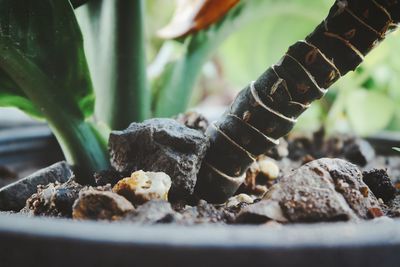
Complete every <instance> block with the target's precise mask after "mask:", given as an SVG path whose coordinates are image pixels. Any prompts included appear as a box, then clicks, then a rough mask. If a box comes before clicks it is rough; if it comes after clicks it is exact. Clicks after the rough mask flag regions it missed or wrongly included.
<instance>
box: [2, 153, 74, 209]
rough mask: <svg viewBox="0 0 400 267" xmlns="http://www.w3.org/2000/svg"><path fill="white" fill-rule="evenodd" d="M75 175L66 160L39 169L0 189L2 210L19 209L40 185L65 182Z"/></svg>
mask: <svg viewBox="0 0 400 267" xmlns="http://www.w3.org/2000/svg"><path fill="white" fill-rule="evenodd" d="M72 176H73V173H72V170H71V168H70V167H69V166H68V164H67V163H66V162H64V161H62V162H58V163H55V164H53V165H51V166H49V167H47V168H44V169H42V170H39V171H37V172H35V173H34V174H32V175H30V176H28V177H25V178H23V179H21V180H19V181H17V182H15V183H12V184H9V185H7V186H5V187H3V188H1V189H0V210H3V211H10V210H13V211H19V210H20V209H22V208H23V207H24V206H25V202H26V200H27V199H28V198H29V197H30V196H31V195H32V194H34V193H36V191H37V186H38V185H47V184H49V183H54V182H60V183H64V182H66V181H68V179H70V178H71V177H72Z"/></svg>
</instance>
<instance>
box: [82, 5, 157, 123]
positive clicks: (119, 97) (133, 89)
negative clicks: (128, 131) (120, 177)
mask: <svg viewBox="0 0 400 267" xmlns="http://www.w3.org/2000/svg"><path fill="white" fill-rule="evenodd" d="M85 8H87V10H81V11H79V14H78V19H80V20H81V28H82V31H83V35H84V38H85V50H86V51H87V56H88V60H89V67H90V69H91V72H92V78H93V83H94V87H95V90H96V96H97V98H96V115H97V116H98V118H99V119H100V120H101V121H104V122H106V123H107V124H108V126H109V127H110V128H111V129H113V130H114V129H123V128H126V127H127V126H128V125H129V124H130V123H131V122H134V121H142V120H144V119H147V118H149V116H150V91H149V87H148V81H147V73H146V52H145V33H144V4H143V0H124V1H122V0H103V1H94V2H89V3H88V5H87V7H85ZM81 12H82V13H81Z"/></svg>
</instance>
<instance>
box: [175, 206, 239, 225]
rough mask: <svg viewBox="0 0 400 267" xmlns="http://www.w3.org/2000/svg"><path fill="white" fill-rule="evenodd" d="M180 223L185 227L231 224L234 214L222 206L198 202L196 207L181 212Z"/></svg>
mask: <svg viewBox="0 0 400 267" xmlns="http://www.w3.org/2000/svg"><path fill="white" fill-rule="evenodd" d="M180 214H181V216H182V217H181V218H180V223H181V224H185V225H194V224H203V223H220V224H224V223H231V222H233V221H234V218H235V215H234V213H233V212H232V211H231V210H229V209H226V208H225V207H224V206H216V205H213V204H208V203H207V202H206V201H204V200H200V202H199V203H198V204H197V206H194V207H187V208H185V209H184V210H183V211H181V213H180Z"/></svg>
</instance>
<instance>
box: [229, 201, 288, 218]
mask: <svg viewBox="0 0 400 267" xmlns="http://www.w3.org/2000/svg"><path fill="white" fill-rule="evenodd" d="M271 220H274V221H277V222H287V221H288V219H287V218H286V217H285V215H284V214H283V212H282V209H281V207H280V206H279V202H278V201H274V200H269V199H267V200H261V201H260V202H257V203H255V204H253V205H248V206H245V207H244V208H243V209H242V210H241V211H240V212H239V214H238V216H237V218H236V223H240V224H261V223H265V222H267V221H271Z"/></svg>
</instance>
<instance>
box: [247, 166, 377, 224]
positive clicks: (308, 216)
mask: <svg viewBox="0 0 400 267" xmlns="http://www.w3.org/2000/svg"><path fill="white" fill-rule="evenodd" d="M380 214H382V215H383V212H382V210H381V208H380V204H379V202H378V201H377V199H376V197H375V196H374V195H373V193H372V192H371V191H370V190H369V188H368V187H367V186H366V184H365V183H364V182H363V181H362V173H361V171H360V170H359V169H358V168H357V167H356V166H355V165H353V164H351V163H349V162H347V161H344V160H341V159H328V158H324V159H319V160H315V161H312V162H310V163H308V164H306V165H303V166H302V167H300V168H299V169H297V170H295V171H293V172H292V173H291V174H290V175H288V176H285V177H283V178H282V179H280V181H279V182H278V183H277V184H275V185H274V186H272V187H271V189H270V191H269V192H268V193H267V194H266V195H265V197H264V198H263V200H261V201H260V202H258V203H256V204H254V205H250V206H248V207H246V208H244V209H243V211H242V212H241V214H240V216H239V217H240V218H242V219H243V218H250V217H251V216H249V215H254V216H252V218H253V219H254V217H257V218H260V217H261V218H264V221H266V220H268V219H270V220H276V221H280V222H284V221H285V220H288V221H290V222H322V221H347V220H358V219H368V218H374V217H377V216H380ZM282 215H283V216H282ZM242 221H243V220H242Z"/></svg>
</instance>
